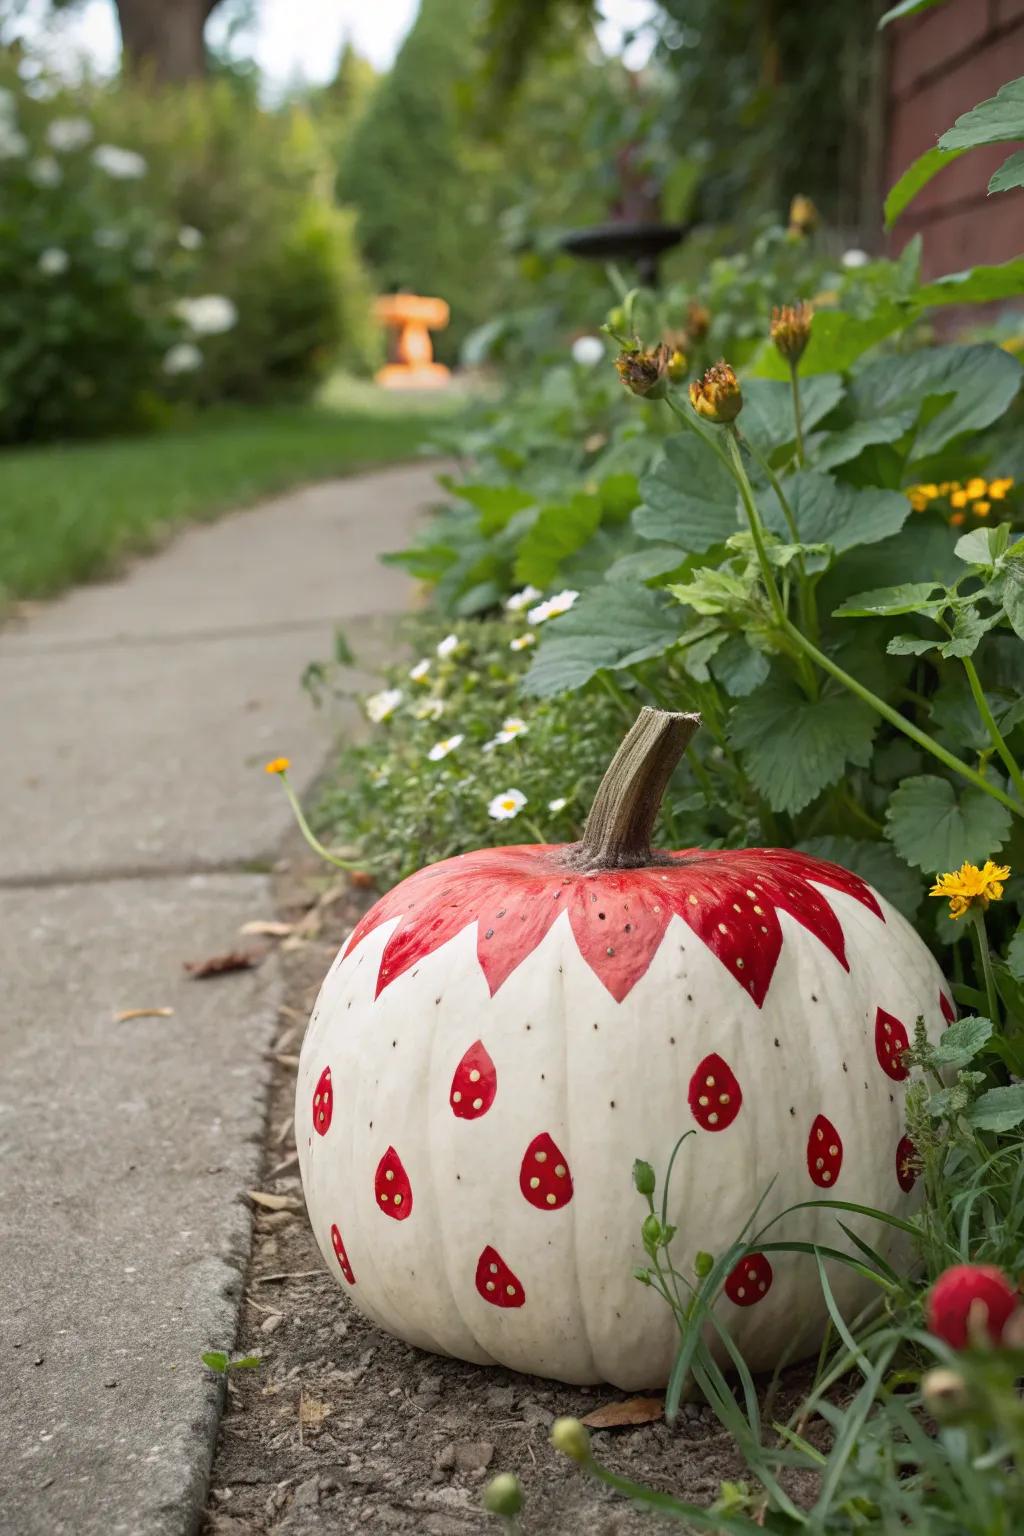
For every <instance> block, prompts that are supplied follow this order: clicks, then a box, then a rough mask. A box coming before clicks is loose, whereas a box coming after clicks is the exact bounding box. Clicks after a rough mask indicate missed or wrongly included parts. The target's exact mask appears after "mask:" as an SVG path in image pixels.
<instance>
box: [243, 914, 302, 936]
mask: <svg viewBox="0 0 1024 1536" xmlns="http://www.w3.org/2000/svg"><path fill="white" fill-rule="evenodd" d="M292 927H293V924H291V923H279V922H274V921H272V920H271V919H270V918H263V917H256V918H253V920H252V922H250V923H243V924H242V926H241V928H239V930H238V931H239V933H259V934H264V935H266V937H267V938H268V939H286V938H287V937H288V935H289V934H290V933H291V931H292Z"/></svg>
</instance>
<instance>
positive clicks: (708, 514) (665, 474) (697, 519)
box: [633, 432, 740, 553]
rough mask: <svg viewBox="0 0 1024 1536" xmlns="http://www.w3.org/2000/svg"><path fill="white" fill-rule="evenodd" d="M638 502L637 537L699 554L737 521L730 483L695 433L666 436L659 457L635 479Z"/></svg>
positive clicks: (733, 484) (718, 541) (723, 536)
mask: <svg viewBox="0 0 1024 1536" xmlns="http://www.w3.org/2000/svg"><path fill="white" fill-rule="evenodd" d="M640 494H641V496H642V497H643V505H642V506H639V507H637V509H636V511H635V512H634V513H633V527H634V528H635V529H636V531H637V533H638V534H640V536H641V538H644V539H656V540H658V541H659V542H662V543H666V544H676V545H678V546H679V548H680V549H683V550H686V551H687V552H691V553H702V552H703V551H704V550H706V549H710V548H711V546H712V545H713V544H724V543H725V540H726V539H727V538H728V537H729V535H730V534H732V533H735V532H736V530H737V528H738V527H739V526H740V522H739V514H738V503H737V496H736V482H735V481H734V480H733V478H732V475H731V474H730V473H729V471H728V470H727V469H726V467H725V465H724V464H722V463H721V461H720V460H719V459H718V458H716V456H715V454H714V453H713V452H712V451H711V449H710V448H709V447H708V446H707V444H706V443H703V442H702V441H701V440H700V438H699V437H697V436H696V434H694V433H691V432H682V433H680V434H679V435H678V436H676V437H671V438H669V440H668V442H667V443H666V444H665V452H664V456H663V458H662V459H661V461H660V462H659V463H658V464H657V465H656V466H655V467H654V469H653V470H652V471H651V473H650V474H648V475H645V476H644V478H643V480H641V482H640Z"/></svg>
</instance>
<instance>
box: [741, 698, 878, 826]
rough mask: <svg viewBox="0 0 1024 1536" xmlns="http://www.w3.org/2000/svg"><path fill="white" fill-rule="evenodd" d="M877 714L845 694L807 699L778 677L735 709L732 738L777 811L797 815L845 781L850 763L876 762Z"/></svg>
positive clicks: (861, 765)
mask: <svg viewBox="0 0 1024 1536" xmlns="http://www.w3.org/2000/svg"><path fill="white" fill-rule="evenodd" d="M877 724H878V719H877V716H876V715H875V714H874V713H873V711H872V710H870V709H868V707H867V706H866V705H864V704H861V703H860V701H859V700H857V699H851V698H850V696H849V695H848V694H846V693H844V694H842V695H841V696H840V695H837V694H823V695H821V696H820V697H819V698H817V699H808V698H807V696H806V694H804V693H803V692H802V690H801V689H800V688H798V687H797V686H796V684H795V683H791V682H789V681H788V680H784V679H782V678H775V679H772V680H770V681H769V682H767V683H765V684H764V686H763V687H761V688H759V689H758V690H757V692H756V693H755V694H752V695H751V696H750V698H747V699H744V700H743V702H742V703H741V704H737V705H736V706H735V708H734V709H733V712H732V716H731V719H730V722H729V739H730V741H731V743H732V745H733V746H734V747H736V748H738V749H739V750H740V751H741V752H742V753H743V754H744V766H745V768H746V771H747V773H748V774H749V775H750V778H751V780H752V781H753V783H754V785H755V787H756V788H757V789H758V790H759V791H760V792H761V794H762V795H764V797H765V799H766V800H767V801H768V803H769V805H770V806H771V808H772V810H774V811H789V812H795V811H800V810H803V808H804V806H805V805H809V804H810V802H811V801H812V800H813V799H815V797H816V796H817V795H819V794H820V793H821V791H822V790H823V789H826V788H827V787H828V786H829V785H830V784H834V783H836V781H837V780H838V779H839V778H841V777H842V773H843V769H844V768H845V766H846V764H847V763H855V764H856V765H857V766H858V767H861V768H863V767H865V766H866V765H867V763H868V762H869V761H870V759H871V744H872V741H873V739H874V734H875V728H876V726H877Z"/></svg>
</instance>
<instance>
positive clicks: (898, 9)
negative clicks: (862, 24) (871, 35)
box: [878, 0, 945, 31]
mask: <svg viewBox="0 0 1024 1536" xmlns="http://www.w3.org/2000/svg"><path fill="white" fill-rule="evenodd" d="M944 3H945V0H900V3H899V5H894V6H893V7H892V8H891V10H888V11H886V13H885V15H884V16H883V17H882V19H881V21H880V22H879V23H878V30H879V31H881V30H882V28H883V27H887V26H888V25H889V23H890V21H899V20H900V18H901V17H902V16H916V15H917V13H918V11H930V10H931V8H932V6H933V5H943V4H944Z"/></svg>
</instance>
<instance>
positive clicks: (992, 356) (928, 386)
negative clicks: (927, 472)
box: [851, 342, 1021, 459]
mask: <svg viewBox="0 0 1024 1536" xmlns="http://www.w3.org/2000/svg"><path fill="white" fill-rule="evenodd" d="M1020 381H1021V365H1020V363H1019V362H1018V361H1017V359H1016V358H1014V357H1011V356H1010V354H1009V353H1008V352H1004V351H1003V350H1002V348H1001V347H996V346H993V345H992V344H991V343H988V342H984V343H979V344H977V345H973V346H966V347H959V346H945V347H922V348H921V349H920V350H919V351H917V352H908V353H905V354H903V355H902V356H900V357H886V358H880V359H878V360H877V361H876V362H872V363H868V364H867V365H866V366H865V367H864V368H862V369H861V370H860V371H859V372H858V374H857V376H856V378H855V379H854V381H853V384H852V387H851V396H852V404H853V407H854V409H855V411H856V414H857V417H858V419H860V420H868V419H871V418H872V417H875V416H891V415H893V414H894V412H897V411H900V410H911V409H912V410H913V411H914V414H915V417H916V418H918V419H920V417H921V414H922V411H923V412H924V420H923V423H922V425H921V426H920V427H919V429H918V433H917V436H916V438H915V440H914V447H913V458H914V459H923V458H927V457H928V455H929V454H935V453H938V452H939V451H940V450H941V449H942V448H944V447H945V446H946V444H947V443H949V442H951V441H952V440H953V439H954V438H956V437H960V436H961V435H962V434H963V433H965V432H978V431H980V430H981V428H982V427H987V426H990V425H991V423H992V422H993V421H996V420H997V419H998V418H999V417H1000V416H1001V415H1002V414H1003V412H1004V411H1005V410H1006V409H1007V407H1008V406H1009V405H1010V403H1011V401H1012V400H1013V398H1014V396H1015V395H1016V393H1017V391H1018V389H1019V388H1020ZM935 396H939V397H946V396H949V397H951V398H949V400H948V402H947V403H946V404H945V405H943V406H941V407H940V408H939V409H938V411H933V410H932V408H931V407H929V408H928V409H925V407H926V406H927V404H928V402H929V400H932V399H933V398H934V397H935Z"/></svg>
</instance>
